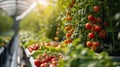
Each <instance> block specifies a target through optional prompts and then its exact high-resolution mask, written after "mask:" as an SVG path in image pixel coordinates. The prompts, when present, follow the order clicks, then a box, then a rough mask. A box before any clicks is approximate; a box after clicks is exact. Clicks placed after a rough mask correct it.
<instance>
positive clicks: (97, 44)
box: [92, 42, 100, 47]
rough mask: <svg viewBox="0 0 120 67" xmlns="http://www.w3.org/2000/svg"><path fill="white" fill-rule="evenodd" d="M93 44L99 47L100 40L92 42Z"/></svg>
mask: <svg viewBox="0 0 120 67" xmlns="http://www.w3.org/2000/svg"><path fill="white" fill-rule="evenodd" d="M92 44H93V46H95V47H98V46H99V45H100V43H99V42H92Z"/></svg>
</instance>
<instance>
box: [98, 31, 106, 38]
mask: <svg viewBox="0 0 120 67" xmlns="http://www.w3.org/2000/svg"><path fill="white" fill-rule="evenodd" d="M99 37H100V38H105V37H106V31H105V30H102V31H101V32H99Z"/></svg>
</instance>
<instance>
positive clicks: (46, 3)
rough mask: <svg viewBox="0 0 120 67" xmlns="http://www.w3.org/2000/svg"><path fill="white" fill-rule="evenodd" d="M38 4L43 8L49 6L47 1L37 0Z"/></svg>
mask: <svg viewBox="0 0 120 67" xmlns="http://www.w3.org/2000/svg"><path fill="white" fill-rule="evenodd" d="M39 4H41V5H43V6H45V7H46V6H48V5H49V2H48V0H39Z"/></svg>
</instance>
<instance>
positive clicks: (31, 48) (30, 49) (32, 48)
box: [28, 43, 39, 53]
mask: <svg viewBox="0 0 120 67" xmlns="http://www.w3.org/2000/svg"><path fill="white" fill-rule="evenodd" d="M38 48H39V44H38V43H36V44H32V45H31V46H29V47H28V50H29V52H30V53H32V51H34V50H38Z"/></svg>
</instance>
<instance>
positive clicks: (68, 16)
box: [64, 10, 74, 44]
mask: <svg viewBox="0 0 120 67" xmlns="http://www.w3.org/2000/svg"><path fill="white" fill-rule="evenodd" d="M66 20H67V23H66V26H65V29H64V30H65V31H66V35H65V37H66V39H65V40H64V43H65V44H68V43H71V42H72V38H71V35H72V34H73V32H74V29H73V25H72V24H71V23H70V22H71V20H72V16H71V12H70V11H68V10H67V11H66Z"/></svg>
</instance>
